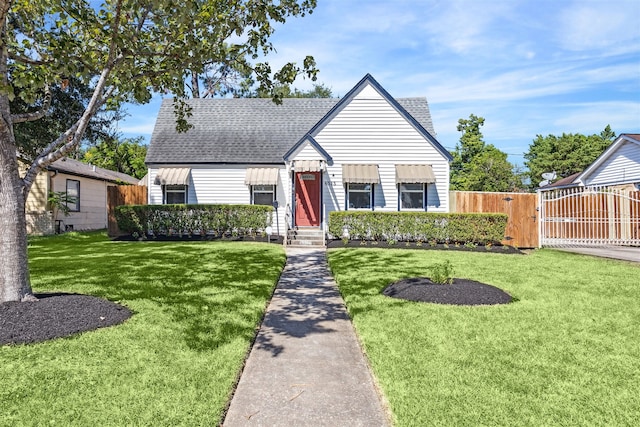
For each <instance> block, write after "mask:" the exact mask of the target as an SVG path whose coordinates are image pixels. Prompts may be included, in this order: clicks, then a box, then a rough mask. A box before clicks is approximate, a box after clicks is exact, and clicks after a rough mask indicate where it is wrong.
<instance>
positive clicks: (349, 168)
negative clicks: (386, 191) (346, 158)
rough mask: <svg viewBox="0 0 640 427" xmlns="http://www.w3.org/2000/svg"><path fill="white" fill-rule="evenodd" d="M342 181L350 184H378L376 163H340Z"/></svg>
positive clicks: (378, 177) (378, 176)
mask: <svg viewBox="0 0 640 427" xmlns="http://www.w3.org/2000/svg"><path fill="white" fill-rule="evenodd" d="M342 182H343V183H351V184H379V183H380V175H378V165H359V164H343V165H342Z"/></svg>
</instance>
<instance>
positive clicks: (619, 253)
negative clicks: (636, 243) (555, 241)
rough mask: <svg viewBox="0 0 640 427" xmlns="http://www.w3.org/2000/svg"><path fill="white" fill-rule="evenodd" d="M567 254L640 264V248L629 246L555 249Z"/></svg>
mask: <svg viewBox="0 0 640 427" xmlns="http://www.w3.org/2000/svg"><path fill="white" fill-rule="evenodd" d="M554 249H558V250H561V251H565V252H573V253H577V254H582V255H593V256H597V257H602V258H613V259H620V260H623V261H632V262H638V263H640V248H635V247H629V246H601V247H593V248H583V247H573V248H554Z"/></svg>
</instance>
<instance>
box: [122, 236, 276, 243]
mask: <svg viewBox="0 0 640 427" xmlns="http://www.w3.org/2000/svg"><path fill="white" fill-rule="evenodd" d="M112 240H115V241H118V242H138V241H148V242H212V241H221V242H267V243H276V244H280V245H281V244H282V243H283V242H284V237H282V236H277V235H272V236H214V235H211V234H205V235H204V236H202V235H200V234H193V235H189V234H184V235H181V236H179V235H176V234H173V235H171V236H168V235H166V234H160V235H158V236H145V237H143V238H141V237H134V236H132V235H130V234H125V235H122V236H118V237H114V238H113V239H112Z"/></svg>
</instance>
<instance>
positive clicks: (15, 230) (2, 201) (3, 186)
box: [0, 120, 33, 302]
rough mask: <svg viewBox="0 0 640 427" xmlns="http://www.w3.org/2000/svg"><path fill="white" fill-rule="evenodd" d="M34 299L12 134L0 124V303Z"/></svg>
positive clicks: (21, 186) (21, 183)
mask: <svg viewBox="0 0 640 427" xmlns="http://www.w3.org/2000/svg"><path fill="white" fill-rule="evenodd" d="M31 299H33V294H32V291H31V285H30V283H29V265H28V257H27V222H26V218H25V191H24V183H23V181H22V179H21V178H20V174H19V172H18V163H17V161H16V147H15V145H14V143H13V133H12V132H11V129H9V128H8V127H7V126H6V121H5V120H2V123H0V302H7V301H25V300H31Z"/></svg>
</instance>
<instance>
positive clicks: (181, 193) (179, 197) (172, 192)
mask: <svg viewBox="0 0 640 427" xmlns="http://www.w3.org/2000/svg"><path fill="white" fill-rule="evenodd" d="M186 195H187V186H186V185H167V186H165V204H167V205H178V204H184V203H186Z"/></svg>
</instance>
